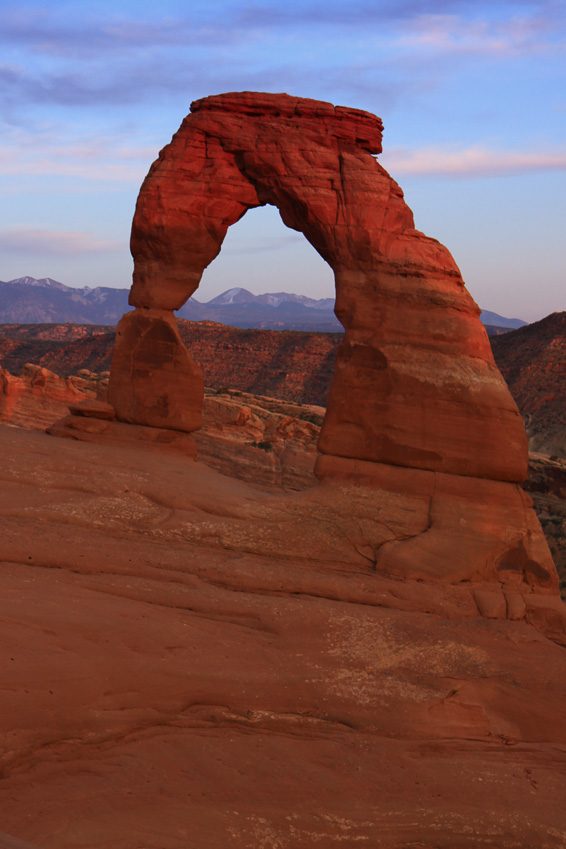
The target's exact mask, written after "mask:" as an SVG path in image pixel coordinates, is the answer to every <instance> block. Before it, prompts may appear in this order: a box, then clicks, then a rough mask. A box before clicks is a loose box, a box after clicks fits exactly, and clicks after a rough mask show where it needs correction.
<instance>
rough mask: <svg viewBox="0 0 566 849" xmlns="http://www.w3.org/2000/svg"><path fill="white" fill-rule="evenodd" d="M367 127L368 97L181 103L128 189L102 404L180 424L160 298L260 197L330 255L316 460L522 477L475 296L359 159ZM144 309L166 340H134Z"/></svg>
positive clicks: (169, 325)
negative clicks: (329, 375)
mask: <svg viewBox="0 0 566 849" xmlns="http://www.w3.org/2000/svg"><path fill="white" fill-rule="evenodd" d="M382 130H383V126H382V123H381V120H380V119H379V118H377V117H376V116H374V115H371V114H370V113H368V112H363V111H361V110H357V109H348V108H345V107H340V106H333V105H332V104H330V103H324V102H319V101H314V100H308V99H303V98H299V97H292V96H290V95H287V94H269V93H261V92H257V93H256V92H232V93H228V94H222V95H216V96H213V97H206V98H203V99H202V100H197V101H195V102H194V103H193V104H192V111H191V113H190V114H189V115H188V116H187V117H186V118H185V119H184V121H183V123H182V124H181V127H180V129H179V130H178V132H177V133H176V134H175V135H174V136H173V139H172V140H171V142H170V144H168V145H167V146H166V147H165V148H164V149H163V150H162V151H161V153H160V154H159V158H158V160H157V161H156V162H155V163H154V164H153V165H152V167H151V169H150V171H149V174H148V175H147V177H146V179H145V181H144V183H143V185H142V187H141V190H140V194H139V198H138V202H137V206H136V212H135V215H134V221H133V226H132V238H131V249H132V254H133V257H134V281H133V285H132V289H131V293H130V303H131V304H132V306H134V307H136V310H135V311H134V312H133V313H129V314H128V315H127V316H125V318H124V319H123V322H122V323H121V325H120V328H119V332H118V341H117V346H116V353H115V357H114V360H113V364H112V372H111V380H110V396H111V402H112V404H113V405H114V406H115V408H116V413H117V416H118V418H119V419H122V420H123V421H134V422H136V423H139V424H146V425H150V426H160V427H172V428H176V429H179V430H187V431H190V430H192V429H194V428H195V427H197V426H198V420H199V419H198V416H195V414H194V410H193V409H192V408H191V410H189V409H188V408H187V409H186V410H184V409H183V408H182V405H181V408H180V407H179V404H178V402H174V400H173V399H172V398H171V397H170V393H171V392H172V391H173V390H172V387H173V384H174V383H175V380H177V381H178V392H179V393H180V394H182V395H183V397H185V398H190V399H191V401H190V404H191V405H193V407H194V405H196V404H198V403H199V401H198V399H199V397H201V395H202V386H201V384H202V381H201V382H200V383H199V382H198V379H197V377H195V374H196V371H195V369H194V368H193V365H194V364H192V361H190V362H189V360H187V359H186V358H187V357H188V356H189V355H188V354H187V352H186V351H184V349H183V351H181V349H182V347H183V346H182V343H181V341H180V339H179V338H177V339H175V338H174V336H175V328H174V318H173V315H172V310H174V309H178V308H179V307H180V306H182V304H183V303H184V302H185V301H186V300H187V298H189V297H190V296H191V295H192V294H193V292H194V291H195V290H196V288H197V287H198V285H199V282H200V279H201V276H202V273H203V271H204V269H205V268H206V267H207V266H208V265H209V264H210V263H211V262H212V261H213V260H214V258H215V257H216V256H217V254H218V252H219V251H220V249H221V246H222V242H223V239H224V237H225V235H226V232H227V230H228V227H230V226H231V225H232V224H234V223H235V222H236V221H238V220H239V219H240V218H241V217H242V216H243V215H244V214H245V213H246V211H247V210H248V209H250V208H253V207H257V206H262V205H264V204H273V205H275V206H276V207H277V208H278V209H279V212H280V214H281V218H282V219H283V222H284V223H285V224H286V225H287V226H289V227H291V228H293V229H295V230H298V231H300V232H302V233H303V234H304V235H305V237H306V238H307V239H308V241H309V242H310V243H311V245H313V247H314V248H315V249H316V250H317V251H318V253H319V254H320V255H321V256H322V257H323V258H324V259H325V260H326V261H327V262H328V263H329V265H330V266H331V267H332V268H333V270H334V275H335V281H336V314H337V316H338V318H339V319H340V321H341V322H342V324H343V325H344V328H345V331H346V333H345V337H344V341H343V343H342V345H341V346H340V349H339V352H338V358H337V365H336V370H335V374H334V379H333V383H332V387H331V390H330V396H329V399H328V409H327V415H326V418H325V421H324V425H323V428H322V433H321V437H320V441H319V450H320V452H321V453H322V454H323V455H326V456H325V458H323V459H322V460H320V461H319V463H318V471H319V473H320V474H321V475H330V476H332V475H333V474H335V473H336V474H337V475H338V471H337V470H338V467H339V468H340V469H343V461H352V460H353V461H356V462H357V461H371V462H374V463H375V462H377V463H388V464H392V465H397V466H407V467H410V468H416V469H424V470H428V471H433V472H448V473H451V474H456V475H465V476H471V477H481V478H492V479H496V480H506V481H519V480H522V479H523V478H524V477H525V476H526V468H527V442H526V435H525V431H524V427H523V424H522V421H521V418H520V416H519V412H518V410H517V407H516V405H515V403H514V402H513V400H512V398H511V396H510V394H509V391H508V389H507V387H506V385H505V383H504V382H503V379H502V377H501V375H500V374H499V371H498V370H497V368H496V366H495V364H494V361H493V357H492V354H491V349H490V346H489V341H488V339H487V335H486V333H485V330H484V328H483V326H482V325H481V324H480V321H479V309H478V307H477V305H476V304H475V303H474V301H473V299H472V298H471V296H470V295H469V293H468V292H467V290H466V288H465V286H464V283H463V280H462V278H461V275H460V272H459V269H458V267H457V265H456V263H455V262H454V260H453V258H452V256H451V255H450V253H449V252H448V250H446V248H444V247H443V246H442V245H440V244H439V243H438V242H437V241H436V240H435V239H431V238H428V237H427V236H425V235H424V234H423V233H420V232H419V231H417V230H416V229H415V225H414V222H413V215H412V212H411V210H410V209H409V207H408V206H407V204H406V203H405V200H404V197H403V192H402V191H401V189H400V188H399V186H398V185H397V183H396V182H395V181H394V180H393V179H392V178H391V177H390V176H389V174H388V173H387V172H386V171H385V170H384V168H382V167H381V165H380V164H379V163H378V162H377V160H376V158H375V154H376V153H379V152H380V151H381V134H382ZM149 319H151V321H150V322H149V324H148V320H149ZM152 322H157V323H159V332H158V333H157V331H155V332H156V333H157V335H158V336H159V338H160V339H161V338H163V339H164V340H165V338H166V340H167V345H165V344H163V345H161V346H160V347H159V351H157V348H155V349H154V347H151V346H149V345H146V344H145V343H144V344H142V343H141V341H139V340H141V339H148V338H150V337H151V338H153V336H155V333H154V331H153V330H152V327H153V324H152ZM150 325H151V327H150ZM148 334H149V336H148ZM152 334H153V335H152ZM136 340H138V341H139V344H138V343H137V342H136ZM136 345H137V347H136ZM140 352H143V356H142V353H140ZM172 358H173V359H175V361H176V362H177V363H178V366H177V368H176V371H175V375H177V377H174V376H173V375H172V373H171V369H172V366H171V362H172ZM189 359H190V358H189ZM179 364H181V365H182V367H181V365H179ZM126 372H127V373H128V375H129V376H127V377H126V378H125V375H126ZM161 373H163V376H164V379H163V380H161V379H160V378H159V375H160V374H161ZM156 375H157V378H156ZM164 386H166V387H167V391H166V392H161V389H160V390H159V391H160V392H161V394H160V395H159V398H157V397H155V398H154V397H153V395H155V393H157V392H158V389H157V387H161V388H162V387H164ZM118 387H120V391H118ZM128 387H129V388H128ZM195 387H196V388H195ZM187 403H188V402H187ZM172 410H174V411H175V413H174V415H173V413H172V412H171V411H172ZM334 460H336V462H334ZM338 461H339V463H338ZM337 463H338V465H336V464H337ZM340 463H342V465H340ZM333 464H334V465H333ZM340 474H341V472H340Z"/></svg>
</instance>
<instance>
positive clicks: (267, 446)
mask: <svg viewBox="0 0 566 849" xmlns="http://www.w3.org/2000/svg"><path fill="white" fill-rule="evenodd" d="M256 447H257V448H261V450H262V451H271V450H272V448H273V443H272V442H270V441H269V440H268V439H264V440H262V441H261V442H257V443H256Z"/></svg>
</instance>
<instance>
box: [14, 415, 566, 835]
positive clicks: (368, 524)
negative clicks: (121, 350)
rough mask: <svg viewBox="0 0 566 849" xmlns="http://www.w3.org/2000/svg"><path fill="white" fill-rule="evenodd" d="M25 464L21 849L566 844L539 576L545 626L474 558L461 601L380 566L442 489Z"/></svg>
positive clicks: (202, 470)
mask: <svg viewBox="0 0 566 849" xmlns="http://www.w3.org/2000/svg"><path fill="white" fill-rule="evenodd" d="M0 452H1V455H2V458H3V462H2V465H1V468H0V481H1V485H0V512H1V516H2V546H1V549H0V563H1V569H0V582H1V592H0V608H1V620H0V629H1V642H0V645H1V649H0V651H1V653H2V669H3V681H2V687H3V696H2V707H1V710H0V723H1V726H2V729H1V730H2V737H3V739H4V741H6V742H5V745H4V749H3V760H2V778H1V779H0V811H1V817H0V830H1V831H3V832H6V833H7V834H10V835H13V837H14V838H17V839H19V840H26V841H29V842H30V843H32V844H35V845H37V846H40V847H43V849H70V847H73V849H80V847H89V849H135V847H140V846H144V847H148V849H163V847H165V846H166V847H168V849H177V848H178V849H188V848H189V849H202V847H207V849H227V847H234V849H252V847H253V849H256V847H261V846H265V847H282V849H303V847H304V849H306V847H325V849H327V847H332V846H335V845H337V843H338V844H339V845H344V846H354V845H356V846H358V845H368V846H372V847H382V849H391V847H395V849H401V847H406V846H420V847H424V849H433V847H434V849H438V847H442V849H456V847H458V849H472V847H473V849H476V847H477V846H483V847H491V849H501V847H502V846H506V847H512V849H519V847H520V849H525V847H539V846H546V847H551V849H558V847H562V846H564V844H565V842H566V821H565V820H566V817H565V814H564V806H563V792H564V782H565V779H566V712H565V709H564V705H565V704H566V651H565V650H564V648H562V647H561V646H559V645H557V643H556V642H554V641H553V640H549V639H548V638H547V637H545V636H544V635H543V633H542V632H541V630H540V621H539V619H538V618H537V616H536V615H534V617H533V619H532V621H533V622H534V623H535V625H536V626H537V627H534V626H533V624H531V620H530V617H531V615H532V611H534V610H535V609H539V610H543V611H544V610H546V611H547V613H544V614H543V615H542V617H541V620H542V619H544V617H546V616H547V614H548V617H549V620H548V621H550V619H552V617H553V616H556V617H557V619H556V621H555V626H556V622H557V621H558V616H559V613H558V610H559V609H558V607H557V606H555V605H554V601H553V596H552V592H550V593H549V591H548V590H545V589H544V588H543V587H538V588H537V587H536V586H533V585H532V584H529V580H528V568H525V571H524V573H523V575H524V577H525V580H523V579H521V580H520V581H519V580H518V581H517V582H516V585H515V589H514V591H513V592H515V591H516V592H517V595H519V596H521V597H522V599H523V602H524V603H525V609H524V610H521V609H520V607H519V606H518V605H517V596H516V595H513V593H511V591H510V590H509V585H505V584H504V582H503V581H499V582H497V581H494V580H491V579H488V577H487V576H485V575H478V576H477V577H476V578H474V579H472V580H463V581H462V580H459V578H458V575H457V572H458V568H459V559H458V558H459V555H458V552H457V551H455V550H452V549H451V550H449V557H450V559H451V561H452V564H453V574H452V575H445V577H444V580H437V579H435V580H433V581H430V580H428V579H427V576H426V575H420V576H419V575H417V574H416V572H415V573H413V574H412V575H408V576H407V577H406V579H403V580H401V579H400V578H399V577H398V576H395V575H393V574H388V573H384V572H383V571H382V569H381V568H380V564H379V561H378V562H377V568H376V562H375V559H374V558H372V556H370V554H369V550H370V549H371V550H373V548H372V547H374V546H375V547H376V546H377V542H378V537H377V536H376V534H377V533H378V531H376V528H380V530H379V533H380V534H381V536H382V538H387V536H388V534H389V535H391V534H396V535H397V536H401V535H402V534H401V531H402V529H403V528H404V527H405V528H406V527H407V526H408V524H410V522H411V521H413V519H411V515H412V516H413V517H415V516H418V515H420V512H421V511H422V506H421V505H422V502H423V501H424V500H425V493H424V491H423V493H422V498H419V497H417V495H418V494H417V493H416V492H413V495H412V496H411V497H410V498H409V496H408V495H407V494H406V493H405V494H404V495H403V494H402V493H401V492H400V491H399V489H400V488H399V487H398V486H397V488H395V486H393V485H392V484H389V485H387V484H386V480H385V478H386V477H387V470H386V469H384V471H383V480H382V489H381V490H380V491H377V490H375V489H372V488H370V487H367V486H364V485H362V482H361V481H359V482H358V484H357V485H356V486H352V485H351V483H347V482H344V483H342V482H340V481H336V482H334V483H330V484H327V485H324V486H319V487H317V488H315V489H311V490H309V491H307V492H304V493H300V494H294V495H292V496H285V495H283V496H276V495H269V494H266V493H264V492H258V491H257V490H254V489H253V487H251V486H249V485H247V484H244V483H242V482H239V481H235V480H233V479H230V478H226V477H224V476H222V475H220V474H218V473H217V472H214V471H212V470H210V469H207V468H206V467H204V466H202V465H201V464H199V463H198V462H194V461H192V460H183V459H182V458H181V457H180V456H176V457H174V456H168V455H166V454H159V453H157V452H153V451H150V452H148V451H146V450H143V449H142V450H136V449H135V448H126V447H114V446H106V445H98V444H89V443H85V442H80V443H79V442H72V441H70V440H62V439H54V438H52V437H48V436H46V435H44V434H38V433H32V432H27V431H23V430H19V429H17V428H6V427H0ZM362 471H363V470H361V471H360V474H361V472H362ZM407 471H410V470H407ZM486 483H489V482H486ZM494 486H496V484H495V483H494ZM404 487H405V489H406V488H407V484H406V482H405V483H404ZM379 492H381V493H382V494H381V495H379ZM494 503H495V501H494ZM409 508H410V509H409ZM508 509H511V507H508ZM513 509H514V508H513ZM517 509H518V508H517ZM386 511H387V515H388V517H389V519H390V520H392V521H393V520H395V522H396V525H395V526H393V527H389V529H387V528H386V527H384V526H381V527H380V525H379V518H380V516H384V515H385V512H386ZM469 514H470V515H471V513H470V512H469ZM476 518H477V517H476ZM475 520H476V519H474V521H475ZM421 536H422V538H423V539H425V538H426V536H427V533H426V532H425V533H424V534H422V535H421ZM407 544H408V545H410V544H411V540H407ZM429 555H430V556H429V560H428V562H429V563H432V562H433V561H432V559H431V558H432V555H431V552H429ZM419 562H422V561H421V560H419ZM438 562H439V563H440V562H441V558H440V553H439V556H438ZM414 566H415V570H416V569H417V567H418V562H417V560H415V561H414ZM442 569H444V565H443V566H442ZM480 610H481V614H482V615H480ZM528 611H531V613H529V612H528ZM553 611H554V612H553ZM486 617H489V618H486ZM499 617H507V618H499Z"/></svg>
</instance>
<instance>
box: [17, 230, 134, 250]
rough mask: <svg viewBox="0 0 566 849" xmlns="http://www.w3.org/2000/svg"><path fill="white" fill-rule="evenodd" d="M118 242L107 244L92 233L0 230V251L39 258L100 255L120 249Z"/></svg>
mask: <svg viewBox="0 0 566 849" xmlns="http://www.w3.org/2000/svg"><path fill="white" fill-rule="evenodd" d="M121 247H122V244H121V243H120V242H107V241H103V240H102V239H98V238H97V237H96V236H94V235H93V234H92V233H81V232H64V231H52V230H0V250H2V251H4V252H6V253H16V254H19V253H22V252H25V253H28V254H32V255H40V256H60V255H70V254H73V255H76V254H85V253H100V252H105V251H112V250H115V249H117V248H121Z"/></svg>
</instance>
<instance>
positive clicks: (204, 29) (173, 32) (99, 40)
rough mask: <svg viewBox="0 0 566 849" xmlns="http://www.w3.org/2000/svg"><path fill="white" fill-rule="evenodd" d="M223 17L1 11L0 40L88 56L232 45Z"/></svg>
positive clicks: (51, 53)
mask: <svg viewBox="0 0 566 849" xmlns="http://www.w3.org/2000/svg"><path fill="white" fill-rule="evenodd" d="M231 23H232V22H231V21H229V20H227V18H226V16H224V17H223V18H221V19H219V18H218V17H217V16H216V18H215V17H214V16H211V18H210V20H208V21H200V20H198V19H194V18H192V17H191V16H189V15H185V16H179V17H165V16H160V17H159V18H155V17H154V18H149V17H146V19H145V20H144V19H143V18H142V14H138V15H135V16H133V17H128V16H126V15H123V14H122V15H118V14H117V15H109V16H101V15H98V16H97V15H95V14H90V15H89V14H82V13H81V14H79V15H78V16H75V17H73V15H72V14H69V11H68V10H67V9H66V10H65V13H64V14H57V13H56V12H53V11H51V10H48V9H37V8H34V9H33V10H32V9H29V8H28V9H25V8H22V9H7V10H4V11H0V43H5V44H8V45H10V46H11V47H14V46H21V47H24V48H26V49H28V50H30V51H33V52H34V53H37V54H44V55H47V56H57V57H64V58H66V59H68V58H73V59H79V60H89V59H91V58H92V57H93V56H98V57H99V56H100V54H101V53H104V54H109V53H115V52H120V53H122V52H123V51H127V50H132V51H136V50H140V49H150V48H156V47H163V48H168V47H169V48H170V47H176V46H178V47H188V46H191V45H197V46H203V45H206V44H214V45H218V44H223V43H226V44H228V43H232V42H234V40H235V39H236V38H237V33H236V32H235V30H234V27H233V26H231V25H230V24H231Z"/></svg>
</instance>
